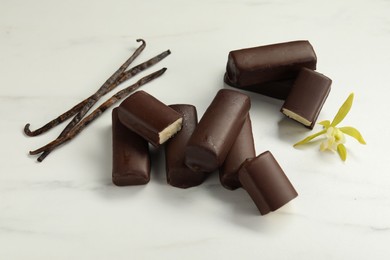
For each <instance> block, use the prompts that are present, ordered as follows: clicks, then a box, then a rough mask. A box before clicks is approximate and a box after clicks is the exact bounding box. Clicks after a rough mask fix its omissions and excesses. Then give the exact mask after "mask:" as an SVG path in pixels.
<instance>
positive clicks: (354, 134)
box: [339, 126, 366, 144]
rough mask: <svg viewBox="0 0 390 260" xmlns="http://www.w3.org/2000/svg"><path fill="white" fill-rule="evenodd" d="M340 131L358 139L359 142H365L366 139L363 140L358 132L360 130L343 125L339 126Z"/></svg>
mask: <svg viewBox="0 0 390 260" xmlns="http://www.w3.org/2000/svg"><path fill="white" fill-rule="evenodd" d="M339 129H340V131H341V132H343V133H344V134H346V135H349V136H352V137H353V138H355V139H356V140H358V142H359V143H361V144H366V141H365V140H364V138H363V136H362V135H361V134H360V132H359V131H358V130H357V129H356V128H354V127H352V126H344V127H340V128H339Z"/></svg>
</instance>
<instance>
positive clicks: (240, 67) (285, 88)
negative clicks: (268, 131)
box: [225, 41, 317, 99]
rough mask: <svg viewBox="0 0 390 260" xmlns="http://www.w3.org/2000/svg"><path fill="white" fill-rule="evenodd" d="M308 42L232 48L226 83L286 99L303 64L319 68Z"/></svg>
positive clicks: (307, 66)
mask: <svg viewBox="0 0 390 260" xmlns="http://www.w3.org/2000/svg"><path fill="white" fill-rule="evenodd" d="M316 64H317V57H316V54H315V52H314V50H313V47H312V46H311V44H310V43H309V42H308V41H292V42H285V43H278V44H272V45H265V46H260V47H254V48H248V49H241V50H235V51H231V52H230V53H229V56H228V62H227V66H226V74H225V82H226V83H227V84H229V85H231V86H233V87H237V88H241V89H245V90H249V91H253V92H257V93H260V94H263V95H267V96H270V97H274V98H279V99H285V98H286V97H287V95H288V93H289V91H290V89H291V86H292V83H293V80H294V79H295V78H296V76H297V74H298V72H299V70H300V69H301V68H302V67H306V68H309V69H313V70H315V69H316Z"/></svg>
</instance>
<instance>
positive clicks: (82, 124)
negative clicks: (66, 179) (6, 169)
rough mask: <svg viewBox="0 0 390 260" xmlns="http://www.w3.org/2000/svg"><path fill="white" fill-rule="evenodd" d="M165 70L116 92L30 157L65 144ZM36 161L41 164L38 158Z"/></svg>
mask: <svg viewBox="0 0 390 260" xmlns="http://www.w3.org/2000/svg"><path fill="white" fill-rule="evenodd" d="M166 70H167V69H166V68H162V69H160V70H158V71H156V72H154V73H152V74H149V75H147V76H145V77H143V78H141V79H140V80H138V81H137V82H136V83H135V84H133V85H131V86H129V87H127V88H125V89H123V90H121V91H119V92H117V93H116V94H115V95H113V96H112V97H111V98H110V99H108V100H107V101H105V102H104V103H103V104H102V105H100V106H99V107H98V108H97V109H95V110H94V111H93V112H92V113H91V114H90V115H88V116H87V117H85V118H84V119H83V120H81V121H80V122H79V123H78V124H77V125H76V126H75V127H74V128H72V129H71V130H70V131H69V132H68V133H67V134H65V135H64V136H62V137H60V138H57V139H55V140H54V141H52V142H50V143H49V144H47V145H45V146H43V147H41V148H39V149H37V150H34V151H30V154H31V155H37V154H39V153H42V152H43V153H44V152H49V153H50V152H51V151H53V150H54V149H56V148H57V147H58V146H60V145H62V144H63V143H65V142H68V141H70V140H72V139H73V138H74V137H75V136H77V135H78V134H79V133H80V132H81V131H83V130H84V129H85V127H86V126H87V125H88V124H90V123H91V122H92V121H93V120H95V119H96V118H97V117H99V116H100V115H101V114H102V113H103V112H104V111H106V110H107V109H108V108H110V107H111V106H112V105H114V104H115V103H117V102H118V101H119V100H121V99H123V98H124V97H126V96H128V95H129V94H130V93H131V92H133V91H134V90H135V89H137V88H139V87H141V86H142V85H144V84H146V83H148V82H150V81H151V80H153V79H156V78H158V77H160V76H161V75H162V74H164V72H165V71H166ZM38 161H39V162H41V161H42V160H40V157H39V158H38Z"/></svg>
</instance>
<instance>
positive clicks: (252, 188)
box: [238, 151, 298, 215]
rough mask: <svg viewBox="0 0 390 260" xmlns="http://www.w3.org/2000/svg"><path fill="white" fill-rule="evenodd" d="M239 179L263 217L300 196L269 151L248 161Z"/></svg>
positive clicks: (241, 170)
mask: <svg viewBox="0 0 390 260" xmlns="http://www.w3.org/2000/svg"><path fill="white" fill-rule="evenodd" d="M238 178H239V180H240V182H241V184H242V187H243V188H244V189H245V190H246V191H247V192H248V194H249V196H250V197H251V198H252V200H253V201H254V203H255V204H256V206H257V208H258V209H259V211H260V213H261V215H265V214H267V213H269V212H270V211H274V210H277V209H278V208H280V207H281V206H283V205H285V204H286V203H287V202H289V201H290V200H292V199H294V198H295V197H297V196H298V193H297V192H296V191H295V189H294V187H293V186H292V184H291V183H290V181H289V180H288V178H287V176H286V175H285V174H284V172H283V170H282V168H281V167H280V165H279V164H278V162H277V161H276V160H275V158H274V156H273V155H272V154H271V153H270V152H269V151H266V152H264V153H262V154H260V155H259V156H257V157H256V158H254V159H249V160H246V161H245V162H244V163H243V164H242V166H241V168H240V170H239V172H238Z"/></svg>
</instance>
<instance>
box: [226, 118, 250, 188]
mask: <svg viewBox="0 0 390 260" xmlns="http://www.w3.org/2000/svg"><path fill="white" fill-rule="evenodd" d="M253 157H256V152H255V145H254V141H253V133H252V123H251V119H250V116H249V113H248V115H247V117H246V119H245V122H244V125H243V126H242V128H241V131H240V133H239V134H238V136H237V139H236V141H235V142H234V144H233V145H232V147H231V148H230V151H229V153H228V155H227V157H226V159H225V161H224V163H223V164H222V166H221V167H220V168H219V179H220V181H221V184H222V186H223V187H225V188H226V189H229V190H235V189H238V188H239V187H241V183H240V181H239V180H238V170H239V168H240V166H241V165H242V163H243V162H244V161H245V160H246V159H251V158H253Z"/></svg>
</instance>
